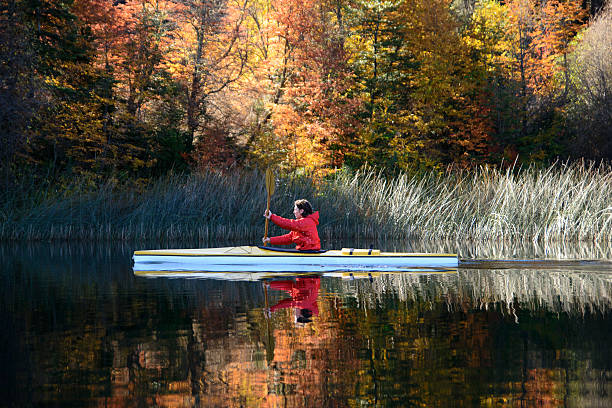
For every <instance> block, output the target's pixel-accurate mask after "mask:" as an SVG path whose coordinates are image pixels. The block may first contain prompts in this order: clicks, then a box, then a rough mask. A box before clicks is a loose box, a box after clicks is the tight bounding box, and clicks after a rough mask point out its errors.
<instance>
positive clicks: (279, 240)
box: [270, 233, 293, 245]
mask: <svg viewBox="0 0 612 408" xmlns="http://www.w3.org/2000/svg"><path fill="white" fill-rule="evenodd" d="M292 243H293V237H292V236H291V233H288V234H285V235H279V236H276V237H270V245H289V244H292Z"/></svg>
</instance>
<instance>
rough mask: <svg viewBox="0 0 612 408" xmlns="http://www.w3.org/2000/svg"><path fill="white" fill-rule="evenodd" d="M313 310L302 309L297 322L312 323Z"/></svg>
mask: <svg viewBox="0 0 612 408" xmlns="http://www.w3.org/2000/svg"><path fill="white" fill-rule="evenodd" d="M311 317H312V310H310V309H300V312H299V315H298V316H297V318H296V322H297V323H310V322H312V319H311Z"/></svg>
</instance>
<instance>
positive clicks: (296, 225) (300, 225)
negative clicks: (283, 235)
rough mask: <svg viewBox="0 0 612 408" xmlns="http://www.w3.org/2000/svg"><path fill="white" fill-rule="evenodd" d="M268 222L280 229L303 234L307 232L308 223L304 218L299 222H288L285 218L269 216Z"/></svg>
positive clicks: (274, 215)
mask: <svg viewBox="0 0 612 408" xmlns="http://www.w3.org/2000/svg"><path fill="white" fill-rule="evenodd" d="M270 221H272V222H273V223H275V224H276V225H278V226H279V227H281V228H282V229H286V230H291V231H300V232H304V231H306V230H308V227H307V225H308V224H309V222H310V221H308V220H307V219H306V218H302V219H299V220H290V219H287V218H283V217H281V216H279V215H276V214H271V215H270Z"/></svg>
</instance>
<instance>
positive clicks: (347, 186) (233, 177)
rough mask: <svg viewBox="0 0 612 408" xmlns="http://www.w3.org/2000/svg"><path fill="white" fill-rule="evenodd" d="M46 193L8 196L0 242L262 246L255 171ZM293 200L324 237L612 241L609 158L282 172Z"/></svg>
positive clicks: (281, 200)
mask: <svg viewBox="0 0 612 408" xmlns="http://www.w3.org/2000/svg"><path fill="white" fill-rule="evenodd" d="M75 190H78V189H75ZM33 197H35V198H33ZM50 197H51V194H49V192H48V191H37V192H36V193H35V194H32V193H30V194H27V193H24V192H21V193H16V192H12V193H10V192H5V193H4V195H3V196H2V197H1V198H2V201H1V202H0V211H1V212H0V240H2V241H24V240H25V241H36V240H41V241H55V240H80V241H109V240H122V241H131V240H193V241H196V242H211V241H215V240H223V241H228V240H244V241H251V242H259V238H260V237H261V235H262V234H263V217H262V213H263V210H264V209H265V203H266V191H265V184H264V177H263V175H262V174H261V173H258V172H245V171H235V172H234V173H231V174H221V173H216V172H206V173H203V174H199V175H191V176H169V177H166V178H163V179H160V180H157V181H156V182H154V183H152V184H151V185H150V186H148V188H147V189H144V190H142V191H138V190H136V189H127V190H125V191H120V190H119V191H118V189H117V188H113V186H111V185H106V186H102V187H101V188H99V189H98V190H97V191H95V192H89V193H73V194H71V195H68V196H62V197H55V198H50ZM297 198H308V199H309V200H310V201H311V202H312V203H313V205H314V207H315V209H318V210H321V225H320V228H319V230H320V233H321V237H322V239H326V240H338V239H343V238H345V239H346V238H355V239H363V240H381V239H425V240H427V239H450V240H475V241H486V240H495V241H500V240H501V241H511V240H521V241H534V242H558V241H576V240H578V241H592V242H600V243H610V241H611V240H612V168H611V167H610V166H608V165H605V164H600V165H594V164H585V163H575V164H572V165H563V164H557V165H554V166H551V167H548V168H543V169H539V168H535V167H530V168H525V169H507V170H499V169H495V168H489V167H481V168H478V169H476V170H472V171H448V172H447V173H445V174H442V175H438V174H434V173H431V174H426V175H424V176H419V177H416V176H415V177H413V176H407V175H400V176H398V177H396V178H394V179H385V178H384V177H382V176H380V175H379V174H377V173H376V172H373V171H369V172H368V171H365V172H358V173H356V174H348V173H345V172H339V173H338V174H337V175H336V176H334V177H333V178H332V179H329V180H325V181H323V182H320V183H318V184H315V183H313V182H312V181H311V180H309V179H306V178H281V179H279V180H277V186H276V191H275V193H274V196H273V197H272V209H273V211H275V212H276V213H278V214H280V215H283V216H286V217H290V216H291V214H292V212H291V210H292V203H293V200H295V199H297ZM281 232H282V231H281V230H280V229H276V227H274V228H273V229H272V230H271V234H279V233H281Z"/></svg>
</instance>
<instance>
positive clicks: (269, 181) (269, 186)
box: [264, 167, 274, 246]
mask: <svg viewBox="0 0 612 408" xmlns="http://www.w3.org/2000/svg"><path fill="white" fill-rule="evenodd" d="M266 190H267V191H268V205H267V206H266V212H267V211H270V198H271V197H272V194H274V173H272V170H270V168H269V167H268V168H267V169H266ZM269 223H270V219H268V218H266V231H265V233H264V238H268V224H269ZM267 245H268V244H267V243H264V246H267Z"/></svg>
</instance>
